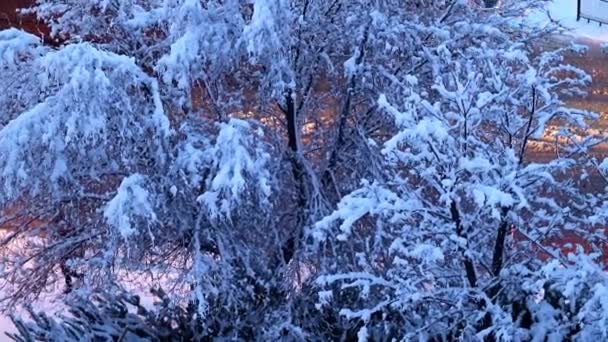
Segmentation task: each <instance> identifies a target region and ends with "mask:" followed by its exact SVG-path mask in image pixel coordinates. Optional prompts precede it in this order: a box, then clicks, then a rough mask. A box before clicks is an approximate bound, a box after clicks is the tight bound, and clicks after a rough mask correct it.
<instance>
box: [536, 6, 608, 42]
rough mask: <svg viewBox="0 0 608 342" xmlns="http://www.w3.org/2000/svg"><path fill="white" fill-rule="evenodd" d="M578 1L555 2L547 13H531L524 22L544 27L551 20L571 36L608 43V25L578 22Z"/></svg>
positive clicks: (585, 21)
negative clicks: (564, 28)
mask: <svg viewBox="0 0 608 342" xmlns="http://www.w3.org/2000/svg"><path fill="white" fill-rule="evenodd" d="M576 8H577V1H576V0H554V1H553V2H550V3H549V5H548V6H547V11H548V13H549V15H547V13H546V12H542V11H537V10H534V11H531V12H530V13H528V16H527V17H526V18H525V20H524V22H525V23H527V24H532V25H539V26H544V25H547V24H548V23H549V22H550V18H552V19H553V20H555V21H557V22H559V23H560V24H562V25H563V26H564V27H566V28H568V29H570V30H571V31H570V35H572V36H574V37H577V38H588V39H593V40H598V41H608V25H602V26H600V25H599V24H598V23H597V22H590V23H587V20H586V19H581V20H580V21H576V11H577V9H576Z"/></svg>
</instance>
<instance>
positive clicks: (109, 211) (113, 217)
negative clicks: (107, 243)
mask: <svg viewBox="0 0 608 342" xmlns="http://www.w3.org/2000/svg"><path fill="white" fill-rule="evenodd" d="M145 181H146V179H145V178H144V177H143V176H142V175H139V174H134V175H131V176H129V177H126V178H125V179H123V180H122V183H121V184H120V186H119V187H118V190H117V191H116V195H115V196H114V198H112V199H111V200H110V201H109V202H108V204H107V205H106V207H105V209H104V213H103V215H104V217H105V219H106V221H107V222H108V223H109V224H110V225H111V226H113V227H114V228H115V229H117V230H118V232H119V233H120V235H121V236H122V238H123V239H125V240H127V239H128V238H129V237H130V236H131V235H133V234H135V233H137V230H138V227H137V223H135V222H134V221H135V220H136V219H137V218H139V219H143V220H144V222H154V221H156V214H155V213H154V208H153V204H152V203H151V202H150V194H149V193H148V191H147V190H146V189H145ZM148 224H149V223H148Z"/></svg>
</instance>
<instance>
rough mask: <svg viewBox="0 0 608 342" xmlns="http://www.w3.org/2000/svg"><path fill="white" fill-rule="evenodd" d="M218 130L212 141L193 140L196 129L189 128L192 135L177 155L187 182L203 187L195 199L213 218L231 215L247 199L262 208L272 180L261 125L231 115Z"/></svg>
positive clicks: (267, 198) (268, 155)
mask: <svg viewBox="0 0 608 342" xmlns="http://www.w3.org/2000/svg"><path fill="white" fill-rule="evenodd" d="M217 130H218V132H217V135H216V136H215V137H214V139H213V140H212V141H209V140H207V139H196V137H197V136H198V135H197V134H196V133H195V130H189V131H190V132H191V138H190V140H189V141H187V142H186V143H185V144H184V145H183V146H182V148H181V153H180V156H179V157H178V163H179V164H180V165H181V167H182V168H183V170H184V171H185V172H186V174H188V175H189V182H190V185H191V186H194V187H196V186H197V184H200V185H201V186H202V189H204V191H203V192H202V193H201V194H200V195H199V197H198V199H197V200H198V202H199V203H200V204H201V205H202V206H203V207H204V208H205V210H207V211H208V213H209V215H210V216H211V217H213V218H217V217H230V213H231V212H232V211H233V210H238V207H239V206H240V205H242V204H243V201H247V200H250V201H254V202H256V206H258V205H259V206H260V208H263V207H264V206H265V205H267V204H269V202H268V200H269V197H270V195H271V186H272V182H273V179H272V175H271V173H270V169H269V164H270V154H269V152H268V151H267V149H268V145H267V144H266V143H264V139H265V138H264V132H263V130H262V128H261V127H257V128H256V127H255V126H254V124H253V123H250V122H247V121H244V120H240V119H235V118H232V119H230V120H229V121H228V122H223V123H219V124H218V125H217ZM201 173H203V174H205V175H206V177H203V178H201V177H200V174H201Z"/></svg>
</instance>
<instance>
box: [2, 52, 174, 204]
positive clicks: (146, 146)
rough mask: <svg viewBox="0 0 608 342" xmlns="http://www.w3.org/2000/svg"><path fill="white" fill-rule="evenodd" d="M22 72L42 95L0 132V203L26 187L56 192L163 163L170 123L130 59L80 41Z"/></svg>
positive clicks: (153, 87) (149, 81)
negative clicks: (31, 77) (84, 181)
mask: <svg viewBox="0 0 608 342" xmlns="http://www.w3.org/2000/svg"><path fill="white" fill-rule="evenodd" d="M22 67H23V68H28V70H27V71H28V72H29V73H31V74H32V75H35V77H36V82H35V84H32V85H31V86H32V87H37V91H39V92H40V93H41V94H45V96H44V97H43V98H42V99H41V101H40V102H39V103H37V104H35V105H32V106H31V107H30V108H25V109H24V111H23V112H21V113H19V114H18V115H17V116H16V117H15V119H14V120H12V121H11V122H10V123H8V124H6V126H4V127H3V128H2V129H1V130H0V154H2V155H3V156H4V158H2V160H0V174H1V175H2V189H3V194H2V195H0V198H1V199H2V200H7V199H11V198H13V197H15V196H16V195H17V193H18V192H19V191H20V190H25V189H27V191H29V192H30V195H36V194H37V193H41V192H46V191H53V192H54V193H55V194H56V195H59V194H60V193H61V192H62V191H65V190H64V189H66V187H69V186H77V184H76V183H77V179H79V178H82V177H91V178H95V177H99V176H102V175H104V174H107V173H115V172H125V171H127V172H128V171H130V170H133V171H135V170H138V169H142V167H144V166H147V165H145V164H143V163H150V162H157V163H160V162H162V159H163V156H162V154H163V152H162V145H163V143H162V140H163V139H165V137H166V136H168V135H169V134H170V132H169V123H168V120H167V117H166V116H165V115H164V110H163V108H162V104H161V103H160V99H159V95H158V88H157V86H156V82H155V81H154V80H153V79H150V78H149V77H148V76H147V75H146V74H144V73H143V72H142V71H141V70H140V69H139V68H138V67H137V66H136V65H135V63H134V62H133V60H132V59H130V58H128V57H125V56H119V55H115V54H112V53H109V52H104V51H100V50H97V49H96V48H94V47H93V46H91V45H89V44H87V43H83V44H74V45H68V46H66V47H64V48H62V49H60V50H58V51H48V52H47V53H46V54H44V55H42V56H38V57H37V58H36V59H35V60H34V61H33V62H32V64H31V65H24V66H22ZM24 71H25V70H24ZM15 90H18V89H15ZM136 94H138V96H135V95H136ZM18 96H19V95H18V94H11V93H3V94H2V98H11V97H18ZM144 159H145V160H146V161H144ZM60 186H61V188H62V190H60V189H59V187H60Z"/></svg>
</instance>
